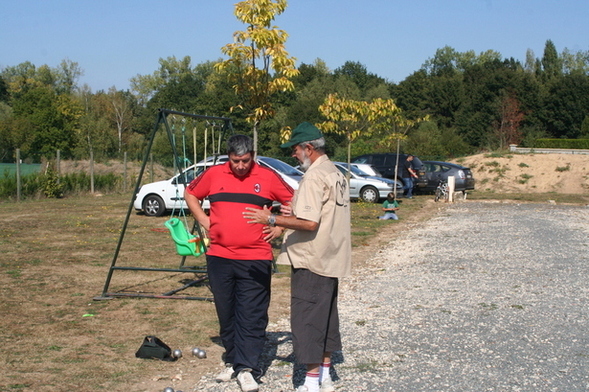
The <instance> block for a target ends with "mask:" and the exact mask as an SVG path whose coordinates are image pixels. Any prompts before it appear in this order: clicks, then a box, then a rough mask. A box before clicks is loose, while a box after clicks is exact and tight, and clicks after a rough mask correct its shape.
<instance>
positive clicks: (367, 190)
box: [360, 186, 380, 203]
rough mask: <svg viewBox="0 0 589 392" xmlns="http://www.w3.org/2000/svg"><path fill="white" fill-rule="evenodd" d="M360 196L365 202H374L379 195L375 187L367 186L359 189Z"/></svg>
mask: <svg viewBox="0 0 589 392" xmlns="http://www.w3.org/2000/svg"><path fill="white" fill-rule="evenodd" d="M360 198H361V199H362V200H363V201H365V202H367V203H376V202H378V199H379V198H380V195H379V193H378V190H377V189H376V188H375V187H373V186H367V187H364V188H362V190H361V191H360Z"/></svg>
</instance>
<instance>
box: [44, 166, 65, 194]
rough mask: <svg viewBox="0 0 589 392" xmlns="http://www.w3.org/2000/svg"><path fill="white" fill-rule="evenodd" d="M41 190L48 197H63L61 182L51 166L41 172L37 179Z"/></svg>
mask: <svg viewBox="0 0 589 392" xmlns="http://www.w3.org/2000/svg"><path fill="white" fill-rule="evenodd" d="M39 182H40V183H39V185H40V187H41V191H42V192H43V194H44V195H45V197H48V198H50V199H52V198H60V197H63V184H62V183H61V182H60V181H59V177H58V176H57V172H56V171H55V170H53V169H52V168H51V167H49V168H48V169H47V172H46V173H44V174H41V178H40V181H39Z"/></svg>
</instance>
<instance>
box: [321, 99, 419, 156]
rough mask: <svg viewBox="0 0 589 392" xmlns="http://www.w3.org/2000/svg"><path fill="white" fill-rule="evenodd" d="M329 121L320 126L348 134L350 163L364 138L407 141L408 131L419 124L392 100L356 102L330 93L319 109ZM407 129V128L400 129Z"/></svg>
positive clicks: (385, 141)
mask: <svg viewBox="0 0 589 392" xmlns="http://www.w3.org/2000/svg"><path fill="white" fill-rule="evenodd" d="M319 111H320V112H321V114H322V115H323V116H325V118H327V121H324V122H323V123H321V124H318V127H319V129H321V130H323V131H325V132H334V133H337V134H340V135H344V136H345V137H346V140H347V147H348V148H347V149H348V151H347V158H348V159H347V161H348V164H349V163H350V160H351V147H352V143H353V142H354V141H355V140H356V139H358V138H359V137H360V136H364V137H370V136H371V135H372V134H379V135H382V142H383V143H391V141H393V140H401V139H404V138H405V136H404V135H405V133H406V129H408V128H409V127H411V126H412V125H413V124H414V123H415V122H413V121H409V120H407V119H406V118H405V117H404V116H403V115H402V113H401V109H399V107H398V106H397V105H395V103H394V101H393V100H392V99H382V98H377V99H374V100H372V101H371V102H367V101H355V100H351V99H345V98H340V97H339V96H338V95H337V94H330V95H329V96H328V97H327V98H326V100H325V102H324V103H323V104H322V105H321V106H319ZM400 128H404V129H400Z"/></svg>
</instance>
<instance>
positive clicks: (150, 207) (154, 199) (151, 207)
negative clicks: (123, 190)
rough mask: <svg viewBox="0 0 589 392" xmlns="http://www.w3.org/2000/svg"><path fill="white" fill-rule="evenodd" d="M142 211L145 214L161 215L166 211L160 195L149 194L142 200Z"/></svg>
mask: <svg viewBox="0 0 589 392" xmlns="http://www.w3.org/2000/svg"><path fill="white" fill-rule="evenodd" d="M143 211H144V212H145V215H147V216H162V215H163V214H164V212H165V211H166V206H165V205H164V201H163V200H162V198H161V197H159V196H156V195H149V196H147V197H146V198H145V200H143Z"/></svg>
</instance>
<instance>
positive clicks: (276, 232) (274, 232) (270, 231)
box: [262, 226, 284, 242]
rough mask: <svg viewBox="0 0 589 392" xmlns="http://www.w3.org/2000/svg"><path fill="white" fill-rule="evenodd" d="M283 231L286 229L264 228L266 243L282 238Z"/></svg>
mask: <svg viewBox="0 0 589 392" xmlns="http://www.w3.org/2000/svg"><path fill="white" fill-rule="evenodd" d="M283 231H284V229H283V228H281V227H276V226H275V227H271V226H264V228H263V229H262V232H263V233H264V234H266V235H265V236H264V241H266V242H270V241H272V240H273V239H275V238H278V237H280V236H281V235H282V232H283Z"/></svg>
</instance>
